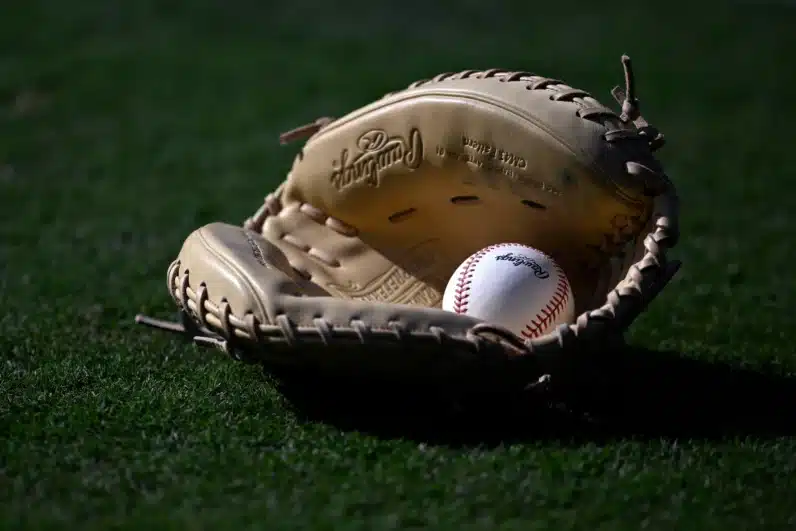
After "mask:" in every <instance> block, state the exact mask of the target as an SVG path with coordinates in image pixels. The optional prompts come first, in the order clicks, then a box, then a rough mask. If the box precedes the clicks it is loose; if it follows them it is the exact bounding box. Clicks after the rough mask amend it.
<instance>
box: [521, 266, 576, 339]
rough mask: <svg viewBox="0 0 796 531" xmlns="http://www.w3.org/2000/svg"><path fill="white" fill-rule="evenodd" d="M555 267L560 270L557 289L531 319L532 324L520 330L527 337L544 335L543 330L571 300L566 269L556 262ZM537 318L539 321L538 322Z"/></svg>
mask: <svg viewBox="0 0 796 531" xmlns="http://www.w3.org/2000/svg"><path fill="white" fill-rule="evenodd" d="M555 269H556V271H557V272H558V282H556V290H555V292H554V293H553V297H552V298H551V299H550V301H549V302H548V303H547V304H546V305H545V306H544V307H543V308H542V309H541V310H539V313H537V314H536V316H535V317H534V318H533V319H531V322H530V324H527V325H525V330H523V331H521V332H520V333H521V334H522V336H523V337H525V338H528V339H533V338H535V337H539V336H540V335H542V331H543V330H544V329H545V328H547V326H549V325H550V323H552V322H553V321H554V320H555V319H556V317H558V315H559V314H560V313H561V311H562V310H563V309H564V306H565V305H566V303H567V301H568V300H569V291H570V288H569V281H568V280H567V277H566V276H565V275H564V270H563V269H561V266H559V265H558V264H556V265H555ZM537 320H538V321H539V322H538V323H537Z"/></svg>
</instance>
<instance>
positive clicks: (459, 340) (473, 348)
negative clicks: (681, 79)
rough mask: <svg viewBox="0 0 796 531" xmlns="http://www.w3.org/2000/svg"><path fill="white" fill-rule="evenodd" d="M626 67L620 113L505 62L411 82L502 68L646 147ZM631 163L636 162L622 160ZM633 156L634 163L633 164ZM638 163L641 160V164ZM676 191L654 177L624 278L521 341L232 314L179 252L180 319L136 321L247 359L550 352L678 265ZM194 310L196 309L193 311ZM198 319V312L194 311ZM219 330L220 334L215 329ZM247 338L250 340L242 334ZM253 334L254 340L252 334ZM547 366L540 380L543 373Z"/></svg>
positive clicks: (649, 292)
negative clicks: (394, 351)
mask: <svg viewBox="0 0 796 531" xmlns="http://www.w3.org/2000/svg"><path fill="white" fill-rule="evenodd" d="M622 63H623V65H624V68H625V90H624V91H623V90H622V89H620V88H618V87H617V88H615V89H614V90H613V94H614V97H615V98H616V99H617V100H621V102H622V114H621V115H616V114H615V113H613V112H612V111H610V110H609V109H606V108H604V107H601V106H600V107H598V106H594V105H593V102H592V100H591V98H590V96H589V95H588V94H587V93H585V92H584V91H581V90H577V89H573V88H571V87H568V86H566V85H564V84H563V83H561V82H560V81H557V80H554V79H548V78H541V77H536V76H534V75H532V74H529V73H527V72H508V71H504V70H498V69H492V70H486V71H480V72H479V71H473V70H468V71H464V72H459V73H458V74H440V75H439V76H436V77H435V78H433V79H432V80H426V81H418V82H415V83H413V84H412V85H411V86H410V87H413V86H420V85H421V84H424V83H431V82H434V81H440V80H442V79H452V78H454V76H459V78H464V77H474V76H480V77H498V78H499V79H501V80H503V81H505V82H515V81H517V82H520V81H521V82H525V83H527V88H528V89H529V90H541V89H555V94H551V99H554V100H556V99H557V100H558V101H568V100H571V101H577V100H580V101H581V104H582V105H583V106H582V107H581V109H580V110H579V111H578V112H579V116H580V117H581V118H583V119H590V120H604V121H607V122H608V123H609V124H610V123H611V121H612V120H615V119H619V120H621V121H622V122H623V123H627V122H633V123H634V124H635V125H636V127H637V129H638V130H637V131H631V130H627V129H619V128H617V129H614V130H609V131H607V132H606V133H605V139H606V141H609V142H613V141H616V140H618V139H621V138H644V139H645V140H646V141H647V143H648V144H649V146H650V149H657V148H659V147H660V146H661V145H663V137H662V135H661V134H660V133H658V132H657V130H655V129H654V128H652V127H650V126H649V124H648V123H647V122H646V121H645V120H644V119H643V118H642V117H641V114H640V112H639V107H638V100H637V99H636V96H635V87H634V78H633V71H632V67H631V63H630V59H629V58H628V57H626V56H623V57H622ZM331 122H332V119H331V118H323V119H319V120H317V121H316V122H314V123H313V124H310V125H307V126H302V127H301V128H297V129H294V130H293V131H289V132H287V133H285V134H283V135H282V141H283V142H288V141H291V140H293V139H295V138H299V137H303V136H307V135H312V134H314V133H315V132H317V131H319V130H321V129H323V128H324V127H325V126H326V125H328V124H329V123H331ZM628 164H629V165H630V166H629V168H630V167H632V165H633V164H634V163H628ZM637 166H639V165H637ZM638 171H639V172H642V171H643V169H638ZM281 189H282V188H281V186H280V187H279V188H277V190H276V191H274V192H273V193H271V194H269V195H268V196H267V197H266V198H265V201H264V203H263V205H262V206H261V207H260V209H258V211H257V212H256V213H255V214H254V216H252V217H251V218H249V219H248V220H246V222H245V223H244V226H245V227H246V228H249V229H252V230H256V231H259V230H261V229H262V226H263V223H264V221H265V219H266V218H267V217H268V216H269V215H276V214H278V213H279V211H281V209H282V203H281V200H280V196H281ZM678 208H679V206H678V202H677V197H676V195H675V193H674V190H673V189H672V185H671V183H670V182H669V181H668V179H665V178H664V179H662V180H660V182H659V183H658V186H657V189H656V197H655V213H654V214H653V217H652V219H653V222H652V229H651V230H650V232H649V233H648V234H647V235H646V237H645V239H644V241H643V247H644V253H643V255H642V257H641V259H640V260H638V261H637V262H636V263H634V264H633V265H632V266H630V268H629V269H628V271H627V273H626V274H625V277H624V279H623V280H621V281H620V282H619V283H618V284H617V285H616V286H615V287H614V288H613V289H611V290H610V291H609V292H608V293H607V295H606V299H605V303H604V304H603V305H602V306H600V307H599V308H596V309H593V310H590V311H586V312H584V313H582V314H581V315H580V316H578V318H577V319H576V321H575V323H573V324H569V325H560V326H559V327H558V328H557V329H556V330H555V331H553V332H551V333H548V334H546V335H544V336H541V337H537V338H532V339H526V340H525V341H523V340H522V339H521V338H519V337H517V336H516V335H514V334H513V333H511V332H510V331H508V330H506V329H504V328H502V327H498V326H495V325H491V324H486V323H482V324H478V325H476V326H474V327H472V328H470V329H469V330H467V331H466V333H465V335H464V336H463V337H462V336H451V335H450V334H449V333H447V332H446V331H445V330H444V329H442V328H439V327H430V328H429V329H428V331H417V330H411V329H409V328H407V327H405V326H404V325H402V324H401V323H399V322H391V323H388V324H387V325H386V327H383V328H377V327H372V326H368V325H367V324H366V323H364V322H362V321H361V320H356V319H354V320H351V321H350V322H349V323H347V324H346V325H337V326H335V325H334V324H332V323H331V322H330V321H328V320H326V319H324V318H322V317H319V318H316V319H314V320H313V324H312V325H311V326H298V325H296V324H295V323H294V322H293V321H291V320H290V319H289V318H288V317H287V316H286V315H277V316H276V317H275V318H274V321H273V322H272V323H261V322H259V321H258V320H257V318H256V317H255V316H254V315H253V314H246V315H244V316H237V315H235V314H234V313H232V311H231V310H230V306H229V304H228V303H227V301H226V300H225V299H220V300H219V302H214V301H213V299H212V297H211V295H210V294H209V293H208V290H207V288H206V286H205V285H204V284H202V283H200V284H199V285H198V287H197V288H196V289H192V288H191V283H190V280H189V279H190V271H183V272H182V273H180V264H179V262H176V261H175V262H174V263H173V264H172V265H171V267H170V268H169V271H168V286H169V291H170V292H171V293H172V295H173V297H174V299H175V301H176V302H177V304H178V305H179V307H180V309H181V322H180V323H172V322H167V321H161V320H158V319H153V318H150V317H146V316H143V315H138V316H136V322H138V323H141V324H144V325H148V326H152V327H155V328H159V329H163V330H167V331H172V332H177V333H181V334H186V335H188V336H189V337H192V338H193V339H194V341H195V342H196V343H197V344H200V345H212V346H215V347H217V348H219V349H221V350H222V351H224V352H226V353H228V354H229V355H230V356H232V357H233V358H235V359H238V360H240V361H245V362H251V363H256V362H262V361H267V360H269V359H270V360H272V361H273V356H275V355H279V354H278V353H283V354H284V355H285V356H286V357H287V356H289V354H285V351H284V350H283V349H268V348H267V345H265V344H272V345H276V344H283V345H287V346H289V347H296V348H298V347H301V346H302V345H306V344H317V343H322V344H325V345H340V344H341V343H343V344H345V343H348V344H349V345H350V344H361V345H368V346H373V347H374V348H378V345H379V343H382V344H389V345H390V346H393V345H394V344H395V342H396V340H397V341H399V342H401V341H407V340H408V339H409V338H411V341H410V342H409V341H407V345H408V346H410V347H422V346H426V347H439V348H435V350H437V351H438V355H443V356H444V355H452V356H458V357H460V358H472V357H474V356H476V357H483V356H496V357H501V358H505V357H507V356H508V357H515V356H521V357H523V358H525V357H527V355H530V354H533V355H535V356H534V357H535V358H539V357H540V356H542V357H543V356H544V355H545V354H550V355H551V356H553V357H555V356H558V355H560V353H561V350H562V349H567V348H569V347H570V346H572V345H577V344H582V343H584V342H587V343H588V342H589V340H591V339H593V340H599V339H600V338H605V337H614V336H621V335H622V333H623V331H624V330H625V329H627V327H628V326H629V325H630V324H632V322H633V321H634V320H635V319H636V318H637V317H638V316H639V315H640V314H641V312H642V311H643V310H644V308H645V307H646V305H647V304H648V302H649V301H650V300H652V299H654V298H655V296H656V295H657V294H658V293H659V292H660V290H661V289H663V287H664V286H665V285H666V284H667V283H668V282H669V281H670V280H671V279H672V277H673V276H674V275H675V274H676V272H677V271H678V270H679V268H680V262H679V261H669V260H667V256H666V255H667V251H668V250H669V249H670V248H672V247H673V246H675V245H676V243H677V239H678V237H679V229H678V226H677V219H678ZM324 222H325V223H326V224H327V225H328V226H330V227H331V228H333V229H334V230H337V231H338V232H341V233H343V234H349V235H355V234H356V229H355V228H353V227H350V226H347V225H346V224H344V223H342V222H340V221H339V220H335V219H333V218H326V219H325V221H324ZM191 315H195V316H196V317H194V318H192V317H190V316H191ZM194 319H195V320H194ZM210 327H212V328H213V329H215V330H219V331H221V333H220V334H218V333H215V332H214V331H213V330H211V328H210ZM242 339H245V340H247V341H243V342H242V341H241V340H242ZM248 342H253V343H256V344H259V345H260V346H259V347H258V346H255V345H253V344H251V343H248ZM547 378H548V376H547V375H545V376H543V377H542V378H541V379H540V380H539V382H537V383H544V382H546V381H547Z"/></svg>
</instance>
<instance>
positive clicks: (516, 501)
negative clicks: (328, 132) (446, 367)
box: [0, 0, 796, 530]
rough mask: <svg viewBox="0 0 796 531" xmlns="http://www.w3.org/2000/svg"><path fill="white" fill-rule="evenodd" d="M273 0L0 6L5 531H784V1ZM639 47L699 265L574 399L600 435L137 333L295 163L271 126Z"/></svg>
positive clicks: (47, 1) (789, 217)
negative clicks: (448, 405) (334, 380)
mask: <svg viewBox="0 0 796 531" xmlns="http://www.w3.org/2000/svg"><path fill="white" fill-rule="evenodd" d="M122 4H125V7H122ZM261 4H263V3H258V2H252V1H247V0H233V1H231V2H220V1H211V0H201V1H199V0H197V1H194V2H191V3H188V2H154V1H152V0H142V1H139V2H126V3H122V2H100V1H94V0H75V1H74V2H62V1H60V0H35V1H30V2H16V3H13V6H12V4H9V5H8V6H5V7H3V9H2V12H0V308H2V311H0V500H1V501H0V506H1V507H2V509H1V510H0V526H2V527H3V528H9V529H11V528H16V529H22V528H25V529H45V528H52V529H56V528H57V529H64V528H68V527H70V526H71V527H72V528H77V527H79V528H81V529H82V528H85V529H109V528H114V529H122V528H125V529H137V528H145V527H146V528H149V529H178V528H180V529H185V528H191V529H236V530H240V529H269V530H280V529H345V530H355V529H356V530H359V529H362V530H365V529H374V530H382V529H406V528H420V527H428V528H436V529H446V530H470V529H472V530H476V529H478V530H481V529H504V530H514V529H517V530H520V529H521V530H533V529H556V530H563V529H586V530H603V529H605V530H608V529H611V530H614V529H616V530H625V529H626V530H637V529H641V528H645V529H662V530H668V529H699V530H703V529H704V530H707V529H723V530H729V529H739V530H740V529H793V528H794V527H796V508H795V507H796V506H794V500H796V441H795V440H794V438H793V437H792V435H793V434H794V433H796V429H795V426H794V425H796V421H794V417H796V415H794V409H793V406H794V405H796V404H795V402H796V401H795V400H794V396H795V395H796V393H794V389H795V388H796V384H794V372H795V371H796V355H794V348H793V344H794V339H796V334H794V325H796V322H794V317H793V308H794V307H796V280H794V279H796V276H794V274H793V272H792V263H793V260H794V258H796V253H794V250H793V249H794V245H793V243H792V242H793V240H794V233H795V228H796V199H794V198H795V197H796V195H794V194H796V174H795V173H794V168H795V167H796V150H794V148H793V145H792V142H793V140H794V138H796V137H794V135H793V126H792V124H793V123H794V122H796V106H795V105H794V98H793V94H792V90H793V87H794V86H796V71H795V70H794V69H793V60H792V50H794V49H796V37H795V36H794V35H796V34H794V32H793V27H794V24H796V9H794V8H793V7H791V6H790V5H789V4H788V3H787V2H781V3H779V4H777V3H766V4H763V3H759V5H758V4H755V3H752V2H749V3H742V2H734V3H724V2H722V3H716V4H715V6H714V7H711V6H710V5H708V4H704V5H703V4H699V3H692V4H690V5H689V4H683V5H682V6H680V7H674V6H672V7H669V8H667V9H666V10H663V9H661V10H657V11H652V10H651V9H650V8H645V7H644V5H645V4H646V3H645V2H637V3H636V4H628V5H626V6H624V7H622V8H621V9H620V8H619V7H618V6H616V7H613V6H611V7H610V8H609V6H602V5H599V4H598V3H595V2H587V1H585V0H584V1H582V2H568V3H558V4H555V3H554V4H549V5H546V6H544V7H538V6H537V7H534V5H533V4H536V3H534V2H525V3H520V2H512V3H511V4H512V5H511V7H509V4H507V3H499V2H496V3H494V5H496V6H499V5H503V6H504V7H492V8H490V7H488V6H486V5H484V4H482V3H476V2H473V1H469V0H467V1H459V2H447V1H446V2H436V3H434V2H417V1H414V0H410V1H408V2H405V3H401V4H396V5H395V6H394V7H391V8H390V9H389V10H388V9H387V8H386V7H385V6H386V4H384V5H381V4H379V3H376V2H364V1H357V2H349V3H348V4H347V5H346V6H340V7H332V4H331V3H329V4H328V7H311V4H310V3H302V2H286V3H282V4H274V6H273V7H270V8H265V7H261ZM317 4H318V5H321V4H320V3H317ZM650 5H651V4H650ZM669 5H670V6H671V4H669ZM700 6H702V7H700ZM622 53H628V54H630V55H631V57H632V58H633V59H634V62H635V64H636V67H637V70H638V72H637V76H638V81H639V84H640V87H639V91H640V98H641V100H642V105H643V109H644V111H645V115H647V117H648V118H650V120H651V121H652V122H653V123H654V124H655V125H657V126H658V127H660V128H661V129H662V130H663V132H664V133H665V134H666V135H667V137H668V140H669V144H668V145H667V146H666V147H665V148H664V150H663V151H662V152H661V157H662V158H663V160H664V162H665V163H666V165H667V168H668V170H669V172H670V174H671V175H672V177H673V179H674V180H675V181H676V183H677V185H678V187H679V190H680V192H681V195H682V200H683V219H682V232H683V238H682V241H681V243H680V245H679V247H678V249H677V256H678V257H679V258H681V259H682V260H683V261H684V263H685V265H684V268H683V270H682V272H681V274H680V275H679V276H678V278H677V280H676V282H675V283H674V284H672V285H671V286H670V287H669V288H668V289H667V290H666V292H665V293H664V294H663V295H662V296H661V297H660V298H659V299H658V300H657V301H656V302H655V303H654V305H653V307H652V308H650V311H649V312H648V313H647V314H646V315H645V316H643V318H642V319H640V320H639V321H638V322H637V323H636V325H635V326H634V328H633V330H632V333H631V335H630V339H631V341H632V342H633V343H634V344H636V345H639V346H641V347H644V349H645V350H643V351H640V352H637V353H635V357H634V358H632V359H631V360H630V361H629V362H627V363H626V364H625V365H623V366H622V367H623V371H624V372H623V379H620V381H621V382H622V383H621V384H616V386H615V387H614V388H612V392H611V393H606V392H599V393H597V395H596V396H595V395H594V394H590V393H588V392H586V391H584V392H583V397H582V399H583V401H584V404H585V405H587V406H588V407H589V408H590V409H592V410H594V411H596V412H597V413H596V416H597V419H598V420H599V423H598V424H597V425H596V426H595V425H593V424H591V423H585V422H584V421H581V420H578V419H573V418H570V417H569V416H568V415H567V414H565V413H562V412H556V411H552V412H550V413H544V414H542V413H533V414H531V412H529V411H525V410H524V407H523V405H517V404H505V403H503V404H492V405H488V406H487V405H484V404H482V407H481V408H480V409H479V408H476V410H479V411H480V413H481V414H480V415H479V414H478V413H471V414H468V415H470V416H467V417H466V418H464V419H458V420H455V419H454V420H449V419H447V417H435V416H434V414H432V412H431V411H427V412H425V413H424V414H422V415H421V414H420V412H419V411H418V410H422V409H423V407H422V404H421V406H420V407H419V408H418V407H416V406H417V404H416V403H415V404H413V405H407V407H406V408H404V409H396V408H394V407H393V408H391V407H390V406H389V405H387V404H385V405H380V406H378V407H376V406H373V407H370V408H356V409H359V410H362V411H358V412H357V413H354V412H349V411H348V410H347V409H345V408H344V407H339V406H329V404H326V402H330V401H331V400H328V399H327V398H323V399H322V400H321V401H322V402H324V403H325V405H326V406H327V407H325V408H319V407H318V404H317V402H318V399H317V397H316V399H315V404H313V401H312V400H311V398H310V399H308V398H307V397H306V396H304V395H302V394H301V393H299V394H295V396H294V394H291V392H290V391H289V389H288V388H286V389H284V390H280V389H279V388H278V387H277V386H276V384H275V383H274V381H273V380H271V379H269V378H266V377H264V376H263V375H262V373H261V372H260V371H258V370H256V369H255V368H253V367H246V366H242V365H239V364H235V363H233V362H232V361H230V360H228V359H226V358H223V357H221V356H220V355H219V354H217V353H215V352H213V351H204V350H198V349H196V348H195V347H193V346H190V345H186V344H184V343H182V342H179V341H174V340H173V338H172V337H167V336H162V335H159V334H155V333H152V332H150V331H149V330H145V329H140V328H137V327H135V325H133V324H132V317H133V315H134V314H135V313H138V312H147V313H152V314H156V315H160V316H169V315H171V313H172V311H173V307H172V303H171V302H170V299H169V298H168V295H167V293H166V291H165V269H166V267H167V265H168V263H169V262H170V261H171V259H172V258H173V257H174V256H175V254H176V252H177V250H178V249H179V246H180V244H181V243H182V240H183V238H184V237H185V236H186V235H187V234H188V233H189V232H190V231H191V230H192V229H193V228H195V227H197V226H198V225H200V224H203V223H207V222H210V221H215V220H223V221H228V222H232V223H238V222H240V221H242V220H243V219H244V218H245V217H246V216H247V215H249V214H250V213H251V212H252V211H253V210H254V209H255V208H257V206H258V204H259V201H260V199H259V198H260V197H261V196H263V195H264V194H265V193H266V192H268V191H270V190H271V189H272V188H273V187H274V186H275V185H276V184H277V183H278V182H279V180H280V179H281V177H282V175H283V174H284V173H285V171H286V170H287V168H288V165H289V163H290V161H291V160H292V157H293V154H294V152H293V148H290V149H284V148H280V147H279V146H278V144H277V135H278V133H279V132H280V131H282V130H286V129H289V128H290V127H293V126H295V125H298V124H301V123H305V122H307V121H309V120H312V119H314V118H316V117H318V116H321V115H333V116H334V115H341V114H343V113H345V112H347V111H349V110H351V109H353V108H355V107H357V106H360V105H362V104H365V103H367V102H368V101H370V100H372V99H374V98H376V97H379V96H380V95H381V94H383V93H384V92H387V91H390V90H394V89H396V88H400V87H403V86H405V85H406V84H408V83H409V82H410V81H412V80H414V79H419V78H425V77H429V76H431V75H434V74H436V73H439V72H442V71H452V70H457V69H463V68H487V67H492V66H505V67H509V68H516V69H524V70H531V71H535V72H538V73H541V74H544V75H549V76H551V77H559V78H563V79H565V80H567V81H568V82H569V83H571V84H573V85H575V86H577V87H581V88H585V89H587V90H589V91H591V92H592V93H593V94H595V96H597V97H598V98H600V99H602V100H605V101H607V100H608V99H609V98H610V95H609V92H608V91H609V90H610V88H611V87H612V86H613V85H614V84H616V83H617V82H619V81H620V80H621V68H620V64H619V56H620V55H621V54H622ZM341 388H342V386H341V385H334V384H331V385H329V384H327V385H323V386H322V385H320V384H319V385H318V387H317V388H316V389H315V390H316V395H321V396H323V397H328V398H337V397H339V395H341V393H342V391H341ZM613 391H616V392H613ZM360 393H361V394H360V395H359V402H361V403H362V402H365V403H371V402H377V401H375V400H374V397H373V396H372V394H371V393H375V391H367V390H363V391H360ZM403 395H404V396H405V397H406V399H407V400H408V401H410V402H411V401H412V400H411V398H412V393H411V391H410V390H408V389H406V390H404V391H403ZM356 396H357V395H354V402H356ZM404 396H402V397H401V398H402V399H403V398H404ZM343 398H345V399H344V400H342V402H343V403H349V405H351V404H350V402H351V397H350V396H348V397H343ZM598 398H599V400H598ZM374 409H375V411H374ZM476 410H473V411H476ZM498 413H500V414H498ZM412 417H418V418H414V419H413V418H412ZM482 417H486V418H482Z"/></svg>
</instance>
